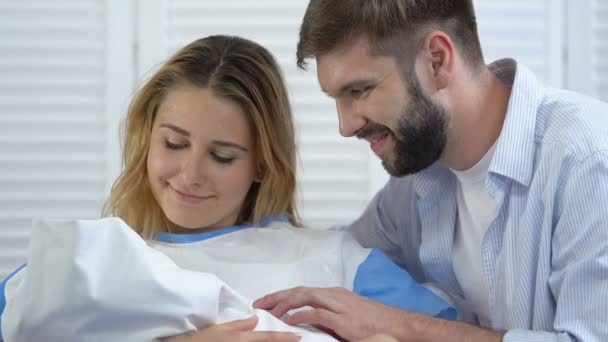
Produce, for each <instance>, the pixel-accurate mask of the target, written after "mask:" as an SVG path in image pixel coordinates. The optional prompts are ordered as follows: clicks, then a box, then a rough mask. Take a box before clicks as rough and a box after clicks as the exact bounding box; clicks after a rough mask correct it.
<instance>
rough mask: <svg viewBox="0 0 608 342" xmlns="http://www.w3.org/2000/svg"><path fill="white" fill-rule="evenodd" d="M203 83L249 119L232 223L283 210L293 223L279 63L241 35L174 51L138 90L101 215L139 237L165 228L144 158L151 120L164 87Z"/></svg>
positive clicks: (289, 144)
mask: <svg viewBox="0 0 608 342" xmlns="http://www.w3.org/2000/svg"><path fill="white" fill-rule="evenodd" d="M184 84H188V85H193V86H197V87H201V88H209V89H211V90H212V91H213V93H214V95H215V96H218V97H220V98H223V99H227V100H230V101H233V102H234V103H237V104H238V105H239V106H240V107H241V109H242V110H243V111H244V112H245V113H246V114H247V115H248V116H249V120H250V121H251V123H252V129H253V133H254V137H255V150H256V156H257V171H258V172H259V175H261V182H259V183H257V182H256V183H253V185H252V186H251V188H250V190H249V193H248V194H247V196H246V199H245V203H244V205H243V209H242V211H241V213H240V215H239V219H238V222H237V224H242V223H246V222H247V223H253V224H256V223H259V222H260V220H261V219H262V218H264V217H267V216H271V215H279V214H287V215H288V217H289V220H290V221H291V223H292V224H294V225H296V226H299V225H300V219H299V216H298V213H297V210H296V205H295V194H296V144H295V137H294V127H293V121H292V113H291V109H290V106H289V98H288V95H287V90H286V88H285V84H284V82H283V78H282V76H281V72H280V70H279V67H278V65H277V63H276V61H275V60H274V58H273V57H272V55H271V54H270V53H269V52H268V51H267V50H266V49H265V48H263V47H262V46H260V45H258V44H256V43H254V42H252V41H249V40H247V39H243V38H239V37H231V36H209V37H206V38H202V39H199V40H196V41H194V42H192V43H190V44H189V45H188V46H186V47H184V48H183V49H181V50H180V51H178V52H177V53H176V54H175V55H174V56H173V57H171V58H170V59H169V60H168V61H167V62H166V63H165V64H164V65H163V66H162V67H161V68H160V70H158V71H157V72H156V73H155V74H154V75H153V76H152V77H151V78H150V79H149V80H148V81H147V82H146V83H145V84H144V85H143V86H142V87H141V88H140V89H139V91H138V93H137V94H136V95H135V98H134V99H133V101H132V102H131V104H130V107H129V111H128V113H127V117H126V121H125V123H124V126H123V134H124V146H123V156H122V157H123V171H122V173H121V175H120V176H119V177H118V179H117V180H116V182H115V183H114V185H113V187H112V192H111V194H110V197H109V199H108V200H107V202H106V203H105V206H104V210H103V213H104V215H113V216H117V217H120V218H121V219H123V220H124V221H125V222H126V223H127V224H128V225H129V226H131V227H132V228H133V229H134V230H135V231H136V232H137V233H139V234H140V235H141V236H142V237H144V238H152V237H154V235H155V234H156V233H157V232H159V231H169V230H170V229H171V227H172V226H173V224H172V223H171V222H170V221H169V220H168V219H167V217H166V216H165V214H164V213H163V211H162V209H161V208H160V206H159V204H158V202H157V201H156V199H155V198H154V195H153V194H152V191H151V188H150V184H149V181H148V174H147V169H146V164H147V162H146V159H147V155H148V148H149V146H150V135H151V131H152V125H153V122H154V118H155V116H156V112H157V110H158V108H159V105H160V104H161V102H162V101H163V99H164V98H165V96H166V94H167V92H169V91H170V90H171V89H174V88H175V87H177V86H180V85H184Z"/></svg>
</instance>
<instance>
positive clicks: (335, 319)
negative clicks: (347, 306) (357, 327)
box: [285, 309, 344, 332]
mask: <svg viewBox="0 0 608 342" xmlns="http://www.w3.org/2000/svg"><path fill="white" fill-rule="evenodd" d="M285 323H287V324H289V325H300V324H308V325H313V326H319V327H323V328H325V329H328V330H330V331H334V332H336V331H338V330H340V328H341V327H342V326H344V324H342V323H341V322H340V316H339V315H338V314H336V313H334V312H331V311H329V310H325V309H312V310H303V311H298V312H296V313H294V314H293V315H291V316H289V317H288V318H287V319H286V320H285Z"/></svg>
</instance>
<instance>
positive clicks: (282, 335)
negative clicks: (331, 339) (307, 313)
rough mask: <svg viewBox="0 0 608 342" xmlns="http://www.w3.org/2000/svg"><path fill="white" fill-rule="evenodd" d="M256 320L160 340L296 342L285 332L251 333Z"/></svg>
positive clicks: (231, 323)
mask: <svg viewBox="0 0 608 342" xmlns="http://www.w3.org/2000/svg"><path fill="white" fill-rule="evenodd" d="M257 323H258V318H257V317H256V316H253V317H251V318H247V319H242V320H238V321H232V322H228V323H224V324H218V325H214V326H212V327H209V328H207V329H205V330H200V331H194V332H189V333H186V334H184V335H179V336H173V337H167V338H163V339H161V341H163V342H216V341H217V342H232V341H234V342H258V341H259V342H265V341H268V342H297V341H299V340H300V336H298V335H296V334H293V333H286V332H267V331H253V329H254V328H255V326H256V324H257Z"/></svg>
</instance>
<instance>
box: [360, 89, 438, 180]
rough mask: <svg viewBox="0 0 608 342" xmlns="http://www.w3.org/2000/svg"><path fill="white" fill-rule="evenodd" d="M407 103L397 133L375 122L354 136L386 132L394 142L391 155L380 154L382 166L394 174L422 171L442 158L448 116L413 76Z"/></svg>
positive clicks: (397, 175)
mask: <svg viewBox="0 0 608 342" xmlns="http://www.w3.org/2000/svg"><path fill="white" fill-rule="evenodd" d="M409 93H410V99H411V100H410V103H409V104H408V105H406V106H404V108H403V109H402V111H401V115H400V118H399V123H398V128H397V132H396V133H395V132H393V131H391V130H390V129H389V128H388V127H386V126H384V125H380V124H377V123H369V124H368V125H367V126H365V127H364V128H363V129H362V130H361V131H360V132H359V133H358V134H357V137H359V138H365V137H369V136H372V135H375V134H379V133H380V134H381V133H387V134H388V136H387V138H388V137H389V136H391V137H392V138H393V139H394V141H395V151H394V154H392V155H388V154H387V155H385V156H382V166H384V168H385V169H386V171H387V172H388V173H389V174H391V175H392V176H395V177H402V176H406V175H410V174H413V173H416V172H418V171H421V170H424V169H426V168H427V167H429V166H431V165H432V164H433V163H435V162H436V161H437V160H439V158H440V157H441V154H442V153H443V150H444V149H445V146H446V143H447V129H448V119H449V116H448V115H447V112H446V110H445V109H444V108H442V107H440V106H438V105H436V104H435V103H433V102H432V101H431V99H430V98H429V97H428V96H426V95H424V94H423V93H422V89H421V87H420V84H419V83H418V80H417V79H416V78H410V80H409Z"/></svg>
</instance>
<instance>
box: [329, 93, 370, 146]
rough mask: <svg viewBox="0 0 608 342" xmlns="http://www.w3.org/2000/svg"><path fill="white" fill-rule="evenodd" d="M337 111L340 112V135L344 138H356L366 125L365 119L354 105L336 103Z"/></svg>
mask: <svg viewBox="0 0 608 342" xmlns="http://www.w3.org/2000/svg"><path fill="white" fill-rule="evenodd" d="M336 111H337V112H338V121H339V129H340V135H342V136H343V137H347V138H348V137H352V136H354V135H355V134H357V132H358V131H359V130H360V129H361V128H363V127H364V126H365V124H366V120H365V117H364V116H363V115H361V113H359V112H358V111H357V110H356V108H355V107H354V106H352V105H346V104H342V103H341V102H340V101H336Z"/></svg>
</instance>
